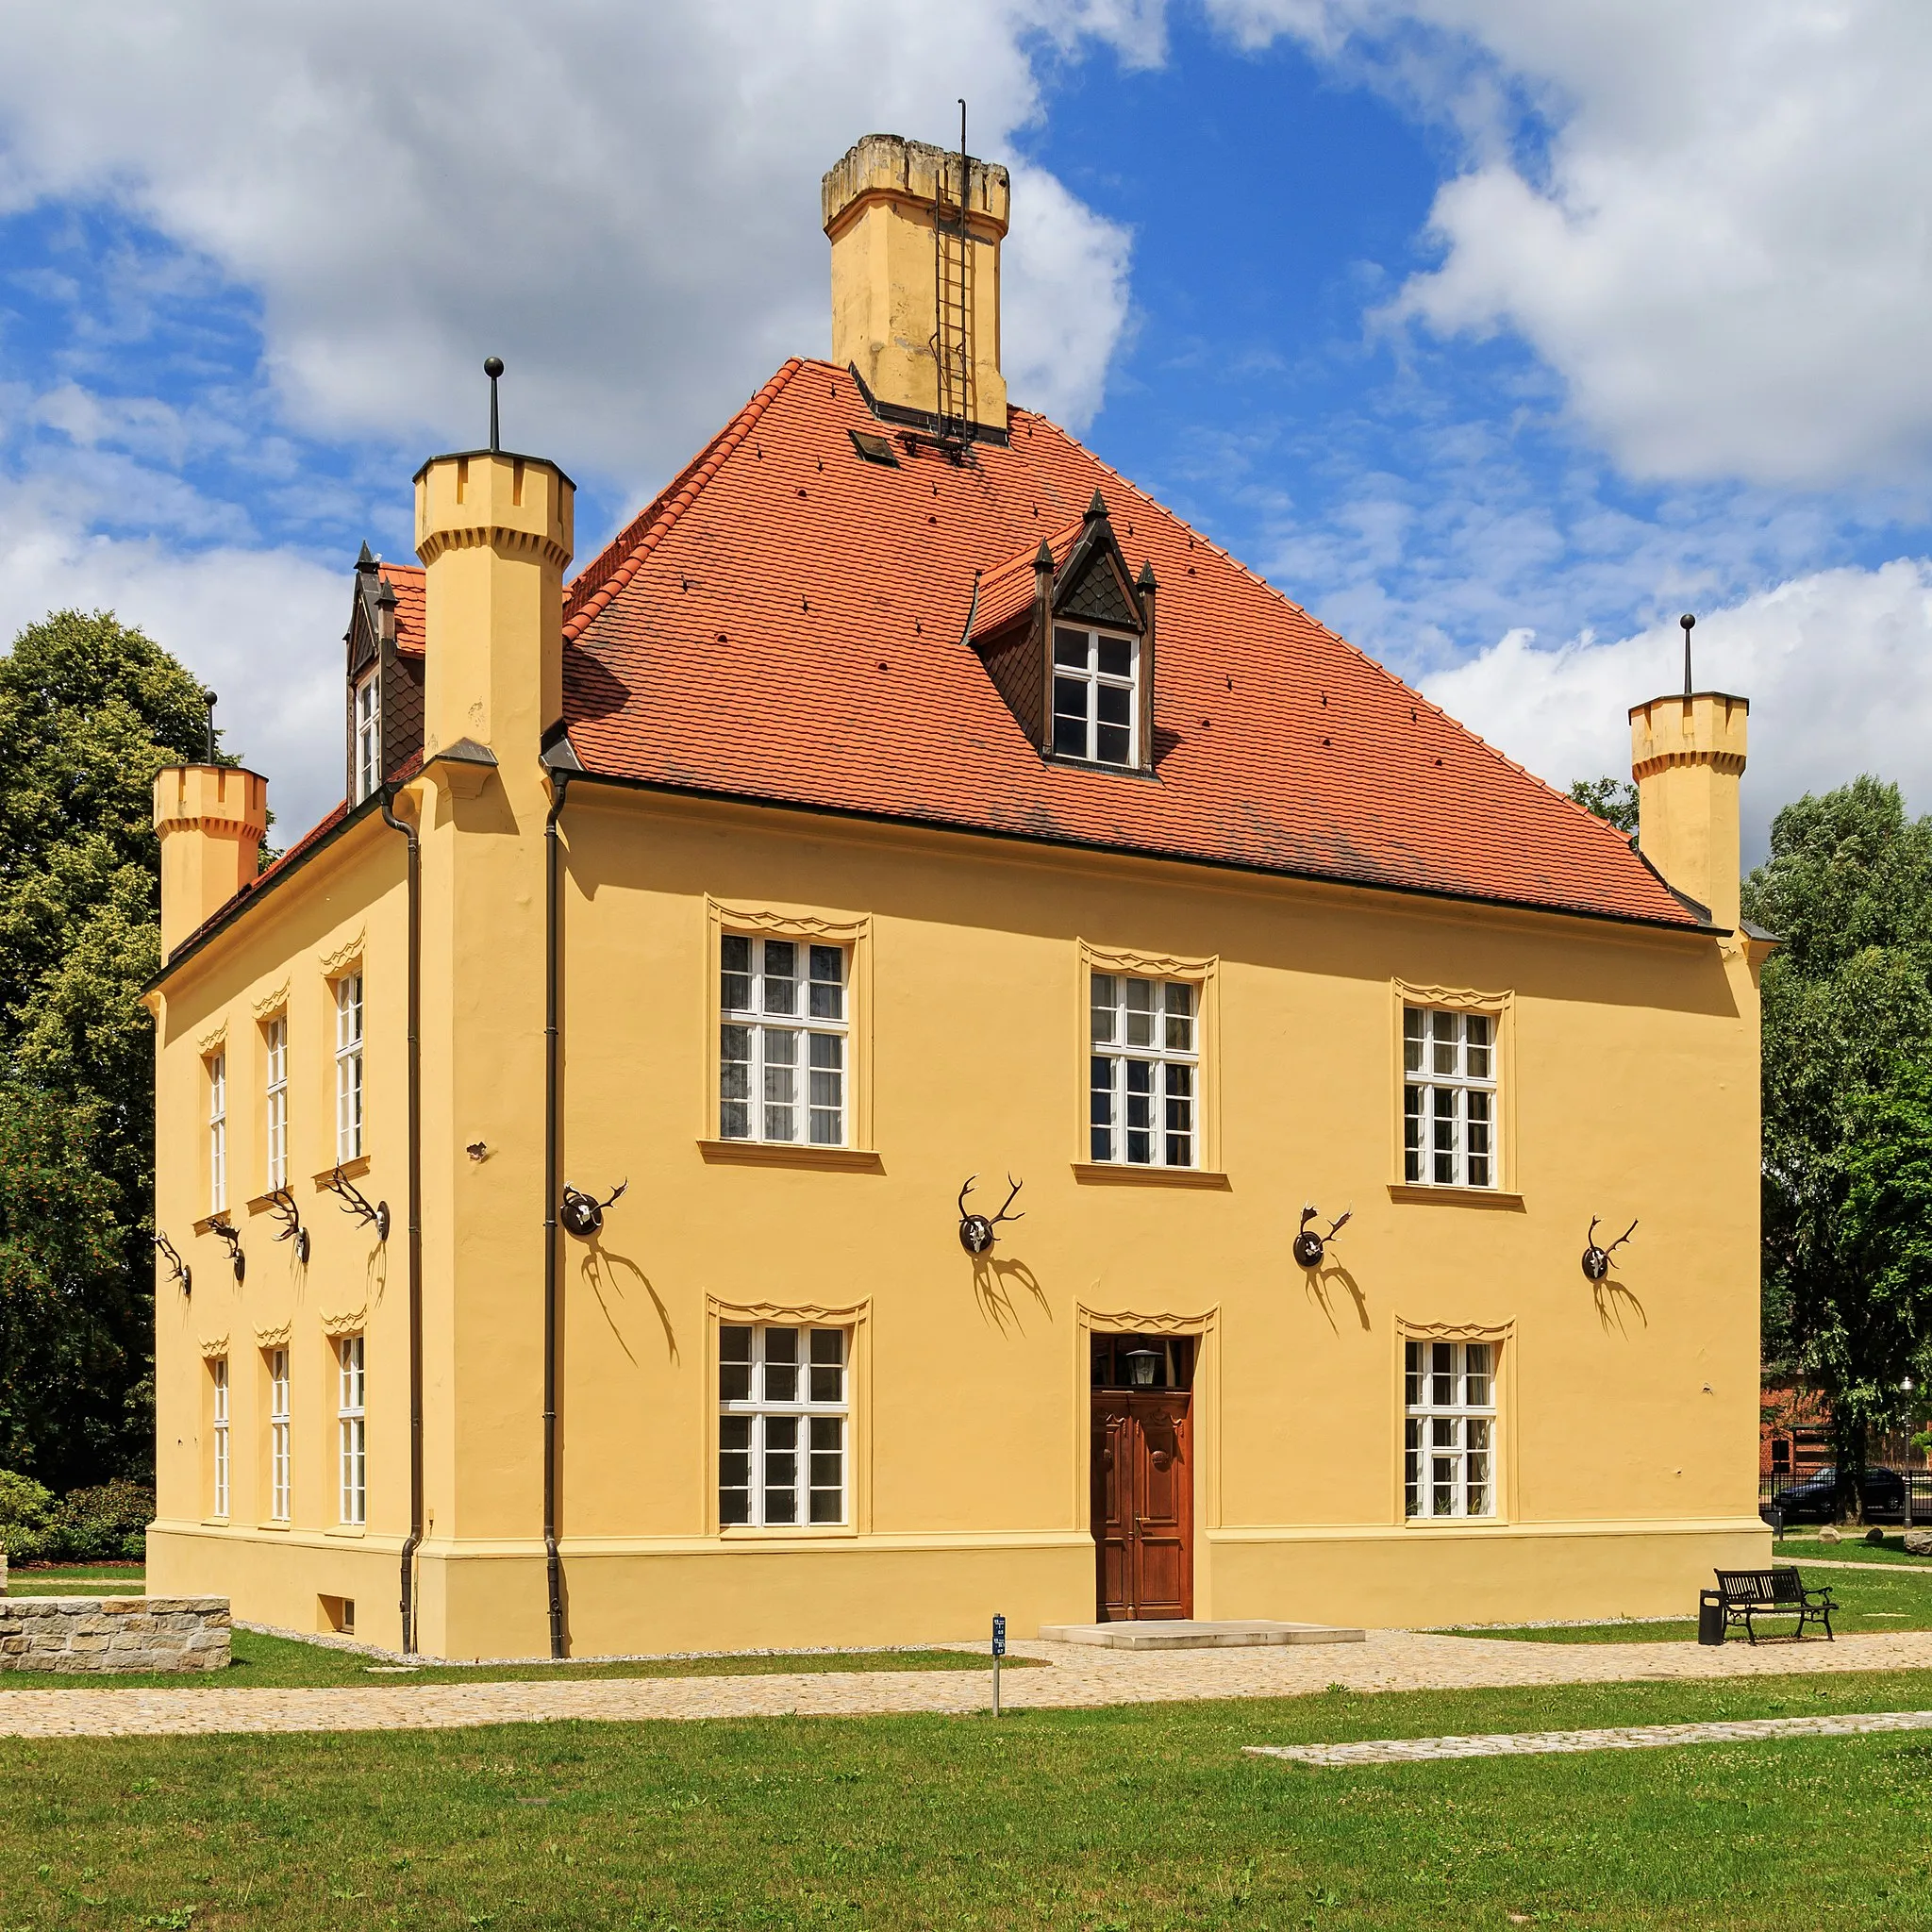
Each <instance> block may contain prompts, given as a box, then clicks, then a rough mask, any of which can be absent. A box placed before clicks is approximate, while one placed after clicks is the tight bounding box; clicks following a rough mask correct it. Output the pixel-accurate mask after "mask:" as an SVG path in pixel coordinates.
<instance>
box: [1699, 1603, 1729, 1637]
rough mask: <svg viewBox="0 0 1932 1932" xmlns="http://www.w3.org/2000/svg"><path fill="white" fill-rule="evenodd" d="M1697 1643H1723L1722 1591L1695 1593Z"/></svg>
mask: <svg viewBox="0 0 1932 1932" xmlns="http://www.w3.org/2000/svg"><path fill="white" fill-rule="evenodd" d="M1697 1641H1698V1642H1699V1643H1722V1642H1723V1641H1724V1592H1723V1591H1718V1590H1704V1591H1698V1593H1697Z"/></svg>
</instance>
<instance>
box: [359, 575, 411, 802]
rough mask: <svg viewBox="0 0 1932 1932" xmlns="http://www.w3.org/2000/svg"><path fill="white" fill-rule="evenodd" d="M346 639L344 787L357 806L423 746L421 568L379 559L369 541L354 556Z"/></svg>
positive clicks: (389, 778) (387, 780)
mask: <svg viewBox="0 0 1932 1932" xmlns="http://www.w3.org/2000/svg"><path fill="white" fill-rule="evenodd" d="M343 641H344V643H345V644H346V645H347V647H348V691H347V708H346V716H345V721H344V722H345V755H346V786H345V795H346V797H347V799H348V802H349V804H350V805H351V806H352V807H354V806H358V805H360V804H361V803H362V801H363V800H364V799H365V798H368V797H369V796H371V795H372V793H374V792H375V791H378V790H379V789H380V788H381V787H382V786H383V785H384V784H386V783H388V782H389V780H391V778H393V777H394V776H395V775H396V774H397V773H398V772H400V771H401V770H402V768H403V767H404V766H405V765H407V764H408V761H409V760H410V758H414V757H415V756H416V755H417V754H418V753H420V752H421V751H422V749H423V573H422V571H421V570H420V569H417V568H416V567H414V566H413V565H398V564H386V563H378V562H377V561H376V559H375V558H374V557H372V556H371V555H370V553H369V546H368V544H366V543H365V544H364V545H363V546H362V554H361V556H359V557H358V558H357V559H356V591H355V596H354V599H353V601H352V603H351V606H350V610H349V628H348V630H347V632H346V633H345V635H344V638H343Z"/></svg>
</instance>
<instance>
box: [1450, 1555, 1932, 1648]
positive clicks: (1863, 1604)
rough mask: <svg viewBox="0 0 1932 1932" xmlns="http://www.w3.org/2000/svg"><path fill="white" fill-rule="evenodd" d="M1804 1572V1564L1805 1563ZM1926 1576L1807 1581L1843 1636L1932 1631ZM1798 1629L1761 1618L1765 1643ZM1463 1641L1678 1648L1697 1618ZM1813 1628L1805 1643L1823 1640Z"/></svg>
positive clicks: (1930, 1569) (1559, 1627) (1842, 1574)
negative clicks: (1827, 1597)
mask: <svg viewBox="0 0 1932 1932" xmlns="http://www.w3.org/2000/svg"><path fill="white" fill-rule="evenodd" d="M1799 1567H1800V1569H1801V1570H1802V1568H1803V1565H1802V1563H1800V1565H1799ZM1924 1568H1925V1570H1926V1573H1927V1574H1924V1575H1923V1576H1912V1575H1907V1574H1900V1575H1896V1576H1884V1575H1879V1574H1875V1573H1874V1572H1871V1571H1863V1570H1821V1571H1819V1572H1818V1573H1817V1574H1816V1575H1815V1576H1807V1577H1806V1579H1805V1582H1806V1585H1807V1588H1808V1589H1811V1590H1817V1589H1819V1588H1821V1587H1825V1588H1828V1589H1829V1590H1830V1591H1831V1594H1832V1599H1833V1601H1834V1602H1835V1603H1836V1604H1837V1605H1838V1606H1839V1607H1838V1608H1837V1609H1836V1610H1834V1611H1833V1612H1832V1618H1831V1627H1832V1628H1833V1629H1834V1630H1835V1631H1837V1632H1838V1633H1839V1634H1840V1635H1841V1636H1844V1635H1850V1634H1852V1633H1854V1632H1857V1631H1868V1630H1932V1564H1927V1565H1925V1566H1924ZM1792 1627H1793V1620H1792V1619H1791V1618H1790V1617H1788V1616H1787V1617H1773V1616H1765V1617H1761V1618H1759V1619H1758V1636H1759V1638H1760V1640H1761V1639H1762V1638H1764V1637H1765V1636H1767V1635H1770V1636H1782V1635H1784V1634H1786V1633H1788V1632H1789V1631H1790V1629H1791V1628H1792ZM1455 1634H1456V1635H1457V1636H1458V1637H1495V1638H1500V1639H1502V1640H1504V1641H1507V1642H1512V1643H1677V1642H1682V1641H1685V1640H1687V1639H1693V1638H1695V1637H1696V1635H1697V1620H1696V1618H1694V1617H1688V1618H1683V1619H1673V1620H1670V1621H1659V1622H1656V1623H1641V1624H1556V1625H1552V1626H1547V1627H1545V1628H1542V1629H1538V1628H1535V1627H1534V1626H1530V1625H1524V1627H1522V1628H1520V1629H1514V1630H1486V1629H1461V1630H1457V1632H1455ZM1818 1634H1819V1633H1818V1629H1817V1626H1816V1625H1815V1624H1814V1625H1812V1626H1810V1628H1808V1629H1807V1632H1806V1640H1807V1641H1810V1640H1811V1638H1812V1637H1813V1636H1815V1635H1818ZM1730 1641H1732V1642H1733V1643H1743V1642H1745V1641H1747V1640H1746V1638H1745V1635H1744V1632H1743V1630H1742V1628H1741V1627H1740V1628H1736V1629H1733V1630H1732V1632H1731V1633H1730Z"/></svg>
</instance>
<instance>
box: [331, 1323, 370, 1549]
mask: <svg viewBox="0 0 1932 1932" xmlns="http://www.w3.org/2000/svg"><path fill="white" fill-rule="evenodd" d="M362 1392H363V1391H362V1338H361V1337H360V1336H359V1335H344V1336H342V1337H341V1339H340V1340H339V1341H337V1343H336V1447H337V1454H338V1462H339V1472H338V1473H339V1475H340V1479H341V1521H342V1522H343V1523H344V1524H349V1525H350V1526H352V1527H354V1526H357V1525H359V1524H362V1523H363V1522H365V1521H366V1520H367V1517H368V1510H369V1454H368V1450H369V1438H368V1433H367V1431H368V1418H367V1414H366V1412H365V1410H364V1408H363V1403H362Z"/></svg>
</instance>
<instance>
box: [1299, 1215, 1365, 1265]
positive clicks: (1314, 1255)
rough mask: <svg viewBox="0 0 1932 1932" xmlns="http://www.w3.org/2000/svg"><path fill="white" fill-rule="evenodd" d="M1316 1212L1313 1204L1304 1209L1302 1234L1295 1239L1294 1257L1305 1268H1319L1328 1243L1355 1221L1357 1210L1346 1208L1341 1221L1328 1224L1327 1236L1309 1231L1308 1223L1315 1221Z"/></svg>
mask: <svg viewBox="0 0 1932 1932" xmlns="http://www.w3.org/2000/svg"><path fill="white" fill-rule="evenodd" d="M1316 1211H1317V1210H1316V1209H1315V1208H1314V1207H1313V1206H1312V1204H1311V1205H1310V1206H1308V1207H1307V1208H1303V1209H1302V1225H1301V1232H1300V1233H1299V1234H1297V1235H1296V1236H1295V1238H1294V1257H1295V1259H1296V1260H1297V1261H1299V1262H1300V1263H1301V1265H1302V1266H1303V1267H1304V1268H1319V1267H1320V1266H1321V1265H1322V1257H1323V1255H1324V1252H1325V1251H1326V1249H1327V1246H1328V1243H1329V1242H1330V1241H1333V1240H1334V1239H1335V1237H1336V1236H1337V1235H1339V1234H1340V1233H1341V1230H1342V1229H1343V1228H1344V1227H1346V1226H1347V1225H1348V1224H1349V1223H1350V1222H1351V1221H1353V1220H1354V1219H1355V1209H1354V1208H1345V1209H1343V1211H1342V1216H1341V1220H1340V1221H1331V1222H1330V1223H1329V1224H1328V1232H1327V1233H1326V1234H1311V1233H1310V1232H1309V1231H1308V1223H1309V1222H1311V1221H1312V1220H1314V1218H1315V1214H1316Z"/></svg>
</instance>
